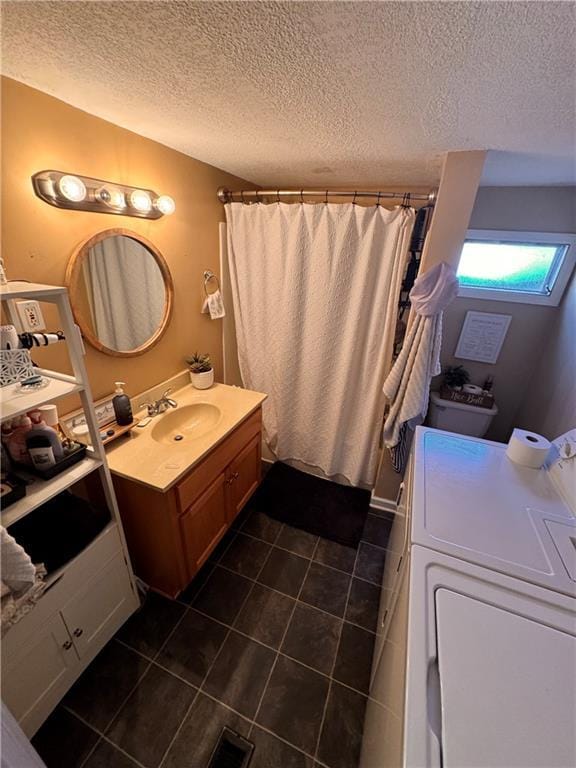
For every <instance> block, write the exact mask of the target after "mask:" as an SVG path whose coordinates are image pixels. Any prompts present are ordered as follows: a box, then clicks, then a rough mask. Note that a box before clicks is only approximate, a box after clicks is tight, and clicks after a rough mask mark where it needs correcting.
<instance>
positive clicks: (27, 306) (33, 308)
mask: <svg viewBox="0 0 576 768" xmlns="http://www.w3.org/2000/svg"><path fill="white" fill-rule="evenodd" d="M16 309H17V310H18V317H19V318H20V322H21V323H22V330H24V331H28V332H29V333H36V332H38V331H43V330H44V329H45V328H46V324H45V323H44V316H43V315H42V310H41V309H40V304H38V302H37V301H17V302H16Z"/></svg>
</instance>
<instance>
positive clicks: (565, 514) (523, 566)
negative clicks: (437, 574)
mask: <svg viewBox="0 0 576 768" xmlns="http://www.w3.org/2000/svg"><path fill="white" fill-rule="evenodd" d="M414 472H415V482H414V501H413V507H414V511H413V524H412V541H413V543H416V544H421V545H423V546H426V547H429V548H431V549H435V550H437V551H440V552H445V553H446V554H451V555H453V556H455V557H459V558H462V559H464V560H468V561H469V562H474V563H478V564H479V565H484V566H486V567H488V568H493V569H495V570H498V571H500V572H502V573H508V574H510V575H514V576H517V577H518V578H522V579H525V580H527V581H532V582H534V583H536V584H542V585H543V586H547V587H550V588H553V589H556V590H558V591H562V592H565V593H567V594H570V595H576V589H575V587H574V582H573V581H572V580H571V579H570V578H569V576H568V573H567V570H566V568H565V567H564V565H563V564H562V562H561V560H560V557H559V555H558V551H557V548H556V547H555V545H554V542H553V541H552V537H551V535H550V531H549V529H548V528H547V527H546V525H545V523H544V520H545V519H547V520H557V521H563V520H564V521H573V517H572V514H571V512H570V510H569V508H568V507H567V505H566V504H565V503H564V501H563V500H562V498H561V497H560V495H559V494H558V492H557V490H556V488H555V487H554V485H553V483H552V482H551V481H550V477H549V474H548V472H547V471H546V470H545V469H542V470H536V469H528V468H526V467H521V466H519V465H517V464H515V463H514V462H512V461H510V460H509V459H508V458H507V456H506V446H505V445H504V444H502V443H492V442H489V441H487V440H480V439H478V438H472V437H467V436H464V435H454V434H452V433H450V432H442V431H440V430H435V429H428V428H419V429H418V430H417V439H416V448H415V463H414Z"/></svg>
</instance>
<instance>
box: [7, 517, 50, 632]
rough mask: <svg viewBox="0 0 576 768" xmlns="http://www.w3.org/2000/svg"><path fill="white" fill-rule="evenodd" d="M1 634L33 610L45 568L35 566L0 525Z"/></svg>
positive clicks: (43, 585) (38, 596) (43, 586)
mask: <svg viewBox="0 0 576 768" xmlns="http://www.w3.org/2000/svg"><path fill="white" fill-rule="evenodd" d="M0 540H1V556H2V579H1V581H0V594H1V598H2V602H1V605H2V614H1V623H2V635H4V634H5V632H6V631H7V630H8V629H9V628H10V627H11V626H12V625H13V624H16V622H17V621H19V620H20V619H21V618H22V616H24V615H25V614H27V613H28V611H30V610H32V608H33V607H34V605H35V604H36V602H37V601H38V599H39V598H40V596H41V595H42V592H43V591H44V588H45V586H46V585H45V584H44V576H45V575H46V568H44V566H43V565H34V563H33V562H32V560H31V559H30V557H29V556H28V554H27V553H26V551H25V550H24V549H23V548H22V547H21V546H20V544H18V542H17V541H16V539H14V538H13V537H12V536H10V534H9V533H8V531H7V530H6V529H5V528H3V527H1V526H0Z"/></svg>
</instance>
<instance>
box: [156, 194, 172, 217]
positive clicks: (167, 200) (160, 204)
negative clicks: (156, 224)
mask: <svg viewBox="0 0 576 768" xmlns="http://www.w3.org/2000/svg"><path fill="white" fill-rule="evenodd" d="M154 205H155V206H156V208H157V209H158V210H159V211H160V213H163V214H164V216H170V214H171V213H174V211H175V210H176V203H175V202H174V200H173V199H172V198H171V197H170V196H169V195H160V197H159V198H158V199H157V200H155V201H154Z"/></svg>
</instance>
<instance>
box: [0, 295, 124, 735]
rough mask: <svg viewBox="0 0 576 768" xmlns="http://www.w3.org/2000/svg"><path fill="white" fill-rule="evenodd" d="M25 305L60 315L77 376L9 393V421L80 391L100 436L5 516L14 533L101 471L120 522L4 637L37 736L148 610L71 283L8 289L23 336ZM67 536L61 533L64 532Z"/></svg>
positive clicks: (11, 685) (25, 718)
mask: <svg viewBox="0 0 576 768" xmlns="http://www.w3.org/2000/svg"><path fill="white" fill-rule="evenodd" d="M17 299H35V300H37V301H39V302H48V303H50V304H53V305H54V306H55V307H56V308H57V310H58V313H59V315H60V322H59V326H58V327H59V328H61V329H62V330H63V331H64V334H65V337H66V341H65V342H62V343H65V344H67V347H68V352H69V357H70V362H71V366H72V371H73V373H72V375H69V374H65V373H61V372H59V371H51V370H44V369H38V373H40V374H41V375H42V376H43V377H44V379H45V380H47V382H48V383H47V385H46V386H44V387H42V388H41V389H38V390H33V391H30V392H22V391H21V389H20V387H19V386H18V385H8V386H6V387H2V388H0V419H1V420H5V419H10V418H13V417H15V416H18V415H20V414H23V413H26V412H27V411H30V410H32V409H34V408H36V407H38V406H39V405H43V404H45V403H51V402H55V401H57V400H58V399H59V398H61V397H64V396H66V395H70V394H73V393H77V394H78V396H79V397H80V400H81V403H82V408H83V410H84V414H85V416H86V424H87V426H88V429H89V433H90V440H91V443H92V445H91V447H90V448H89V449H88V451H87V454H86V457H85V458H84V459H83V460H82V461H81V462H78V464H75V465H73V466H72V467H70V468H69V469H67V470H64V471H63V472H62V473H61V474H59V475H57V476H56V477H54V478H52V479H51V480H40V479H34V481H33V482H32V483H31V484H30V485H28V486H27V488H26V496H24V498H22V499H20V500H19V501H17V502H15V503H14V504H12V505H11V506H9V507H8V508H7V509H3V510H2V515H1V518H2V525H3V526H4V527H6V528H7V527H8V526H10V525H12V524H13V523H15V522H16V521H17V520H21V519H22V518H24V517H26V515H28V514H30V512H32V511H33V510H35V509H37V508H38V507H40V506H41V505H42V504H44V503H45V502H47V501H49V500H50V499H52V498H53V497H55V496H56V495H57V494H59V493H61V492H62V491H65V490H66V489H67V488H69V487H70V486H72V485H74V483H77V482H78V481H79V480H81V479H82V478H85V477H87V476H88V475H90V474H91V473H93V472H97V473H98V474H99V476H100V481H101V484H102V488H103V491H104V495H105V498H106V503H107V506H108V509H109V512H110V516H111V522H110V524H109V525H108V526H107V527H106V528H105V529H104V530H103V531H102V532H101V533H100V534H99V535H98V536H97V537H96V539H94V540H93V541H92V542H91V543H90V544H89V545H88V546H87V547H86V548H85V549H84V550H83V551H82V552H80V553H79V554H78V555H77V556H76V557H75V558H74V559H73V560H71V561H70V562H69V563H66V564H65V565H64V566H62V567H61V568H60V569H58V571H57V572H56V573H55V574H52V575H51V577H50V578H49V579H48V584H49V587H48V588H47V589H46V591H45V593H44V595H43V596H42V598H41V599H40V601H39V602H38V603H37V605H36V606H35V607H34V609H33V610H32V611H30V612H29V613H28V614H27V615H26V616H24V617H23V618H22V619H21V620H20V621H19V622H18V623H17V624H15V625H14V626H13V627H11V628H10V629H9V630H8V632H7V633H6V635H5V637H4V638H3V654H2V678H3V681H2V682H3V691H2V698H3V700H4V702H5V703H6V705H7V706H8V707H9V709H10V710H11V711H12V714H13V715H14V717H15V718H16V719H17V720H18V721H19V723H20V725H21V727H22V728H23V730H24V732H25V733H26V734H27V735H29V736H32V735H33V734H34V733H35V731H36V730H37V729H38V728H39V727H40V725H41V724H42V723H43V721H44V720H45V719H46V718H47V717H48V715H49V714H50V712H51V711H52V709H54V707H55V706H56V705H57V704H58V702H59V701H60V699H61V698H62V696H64V694H65V693H66V691H67V690H68V689H69V688H70V686H71V685H72V684H73V683H74V681H75V680H76V679H77V678H78V677H79V675H80V674H81V672H82V671H83V670H84V668H85V667H86V666H87V665H88V664H89V663H90V661H92V659H93V658H94V656H95V655H96V654H97V653H98V652H99V651H100V650H101V648H102V647H103V646H104V645H105V643H107V642H108V640H109V639H110V638H111V637H112V636H113V635H114V633H115V632H116V631H117V630H118V629H119V627H120V626H121V625H122V624H123V623H124V621H125V620H126V619H127V618H128V616H130V614H131V613H133V612H134V610H136V608H137V607H138V605H139V600H138V592H137V589H136V584H135V581H134V575H133V573H132V569H131V566H130V559H129V556H128V550H127V548H126V541H125V539H124V532H123V530H122V524H121V521H120V513H119V511H118V505H117V502H116V495H115V493H114V487H113V485H112V477H111V475H110V470H109V469H108V464H107V462H106V453H105V450H104V446H103V445H102V441H101V439H100V429H99V427H98V423H97V420H96V414H95V411H94V405H93V399H92V393H91V391H90V383H89V381H88V375H87V372H86V366H85V364H84V345H83V343H82V338H81V336H80V331H79V329H78V327H77V326H76V324H75V322H74V317H73V315H72V310H71V307H70V302H69V300H68V292H67V290H66V288H64V287H62V286H54V285H41V284H36V283H27V282H20V281H12V282H10V283H8V285H5V286H0V300H1V301H2V302H3V303H4V302H5V304H6V309H7V313H8V316H9V317H10V319H11V321H12V323H13V324H14V325H15V326H16V328H17V329H19V330H21V326H20V322H19V318H18V314H17V312H16V310H15V307H14V301H15V300H17ZM58 535H59V532H57V531H55V536H58Z"/></svg>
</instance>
